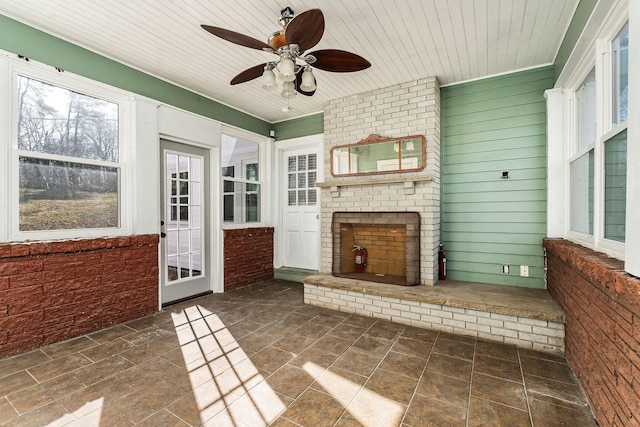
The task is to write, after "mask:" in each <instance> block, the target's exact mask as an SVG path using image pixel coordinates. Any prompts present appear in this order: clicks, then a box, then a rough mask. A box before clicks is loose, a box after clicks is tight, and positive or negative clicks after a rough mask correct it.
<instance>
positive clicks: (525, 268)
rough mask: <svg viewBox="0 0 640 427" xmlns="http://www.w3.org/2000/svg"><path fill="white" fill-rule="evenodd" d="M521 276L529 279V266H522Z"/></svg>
mask: <svg viewBox="0 0 640 427" xmlns="http://www.w3.org/2000/svg"><path fill="white" fill-rule="evenodd" d="M520 276H522V277H529V266H528V265H521V266H520Z"/></svg>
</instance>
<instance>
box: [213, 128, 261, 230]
mask: <svg viewBox="0 0 640 427" xmlns="http://www.w3.org/2000/svg"><path fill="white" fill-rule="evenodd" d="M259 159H260V147H259V145H258V143H256V142H252V141H247V140H244V139H240V138H236V137H233V136H229V135H222V203H223V221H224V222H225V223H227V224H231V223H234V224H245V223H259V222H260V221H261V188H262V182H261V177H260V172H261V171H260V161H259Z"/></svg>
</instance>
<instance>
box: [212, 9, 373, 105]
mask: <svg viewBox="0 0 640 427" xmlns="http://www.w3.org/2000/svg"><path fill="white" fill-rule="evenodd" d="M280 15H281V16H280V19H279V20H278V22H279V23H280V25H281V26H282V29H281V30H278V31H276V32H274V33H273V34H271V36H269V38H268V40H267V43H265V42H262V41H260V40H257V39H255V38H253V37H250V36H247V35H244V34H240V33H237V32H235V31H231V30H227V29H224V28H220V27H213V26H211V25H201V26H202V28H204V29H205V30H207V31H208V32H210V33H211V34H213V35H215V36H217V37H220V38H222V39H224V40H227V41H229V42H231V43H235V44H238V45H240V46H245V47H249V48H252V49H257V50H262V51H265V52H270V53H274V54H276V55H277V56H278V59H276V60H275V61H271V62H267V63H264V64H259V65H256V66H254V67H251V68H249V69H246V70H244V71H242V72H241V73H240V74H238V75H237V76H235V77H234V78H233V79H232V80H231V84H232V85H236V84H239V83H244V82H248V81H250V80H253V79H256V78H258V77H260V76H262V87H263V89H266V90H274V89H276V88H277V83H276V78H275V77H276V75H275V72H274V70H276V71H277V72H278V77H279V78H280V80H282V81H283V85H282V93H281V95H282V96H283V97H284V98H287V99H290V98H293V97H294V96H295V95H296V91H297V92H299V93H301V94H303V95H306V96H312V95H313V94H314V93H315V92H316V79H315V76H314V75H313V71H312V70H311V67H315V68H318V69H320V70H324V71H331V72H334V73H349V72H353V71H361V70H364V69H366V68H369V67H370V66H371V64H370V63H369V61H367V60H366V59H364V58H362V57H361V56H359V55H356V54H355V53H351V52H347V51H344V50H337V49H321V50H316V51H314V52H311V53H306V51H307V50H308V49H311V48H312V47H314V46H315V45H316V44H318V42H319V41H320V39H321V38H322V34H323V33H324V15H323V14H322V11H321V10H320V9H311V10H307V11H306V12H302V13H301V14H299V15H298V16H296V17H295V18H294V12H293V10H292V9H291V8H290V7H286V8H284V9H282V10H281V11H280ZM294 82H295V83H294Z"/></svg>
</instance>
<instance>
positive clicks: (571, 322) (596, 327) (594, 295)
mask: <svg viewBox="0 0 640 427" xmlns="http://www.w3.org/2000/svg"><path fill="white" fill-rule="evenodd" d="M544 247H545V249H546V256H547V286H548V289H549V292H550V293H551V295H552V296H553V298H554V299H555V300H556V301H557V302H558V304H560V306H561V307H562V309H563V310H564V312H565V316H566V326H565V328H566V338H565V346H566V356H567V360H568V361H569V364H570V365H571V367H572V368H573V370H574V372H575V374H576V375H577V377H578V379H579V381H580V384H581V385H582V387H583V388H584V390H585V392H586V394H587V396H588V397H589V400H590V401H591V405H592V407H593V411H594V413H595V416H596V418H597V419H598V422H599V423H600V425H602V426H605V425H607V426H613V425H615V426H638V425H640V279H638V278H636V277H632V276H630V275H628V274H627V273H625V272H624V269H623V263H622V262H621V261H618V260H614V259H611V258H608V257H606V256H605V255H603V254H599V253H596V252H594V251H592V250H590V249H587V248H584V247H582V246H579V245H576V244H574V243H571V242H568V241H566V240H556V239H548V240H545V242H544Z"/></svg>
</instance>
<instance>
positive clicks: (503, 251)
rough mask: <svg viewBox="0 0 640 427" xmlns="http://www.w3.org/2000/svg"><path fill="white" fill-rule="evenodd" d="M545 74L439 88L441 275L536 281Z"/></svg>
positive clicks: (540, 262)
mask: <svg viewBox="0 0 640 427" xmlns="http://www.w3.org/2000/svg"><path fill="white" fill-rule="evenodd" d="M553 81H554V69H553V67H552V66H549V67H544V68H538V69H535V70H529V71H523V72H519V73H514V74H509V75H505V76H500V77H493V78H489V79H485V80H480V81H475V82H470V83H465V84H461V85H455V86H449V87H443V88H442V90H441V103H442V117H441V124H442V128H441V132H442V156H441V158H442V180H441V183H442V184H441V185H442V188H441V203H442V206H441V209H442V210H441V213H442V215H441V218H442V224H441V230H442V231H441V241H442V243H444V244H445V248H446V251H447V272H448V275H447V278H450V279H454V280H467V281H476V282H483V283H496V284H503V285H514V286H522V287H532V288H543V287H544V257H543V250H542V239H543V238H544V237H545V232H546V103H545V99H544V91H545V90H546V89H549V88H551V87H552V86H553ZM503 171H508V172H509V179H502V172H503ZM503 264H509V265H510V274H509V275H505V274H502V265H503ZM521 265H527V266H529V277H520V266H521Z"/></svg>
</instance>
